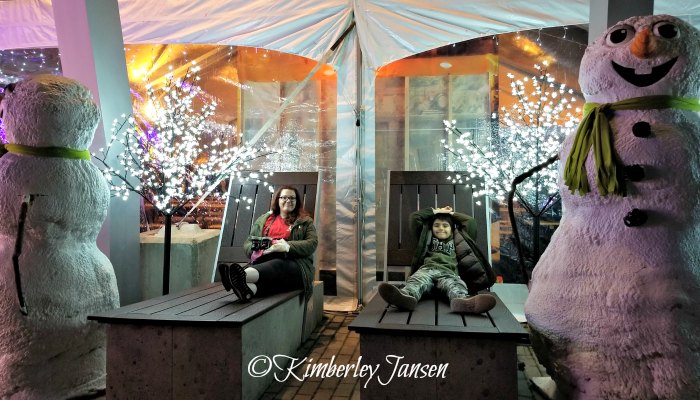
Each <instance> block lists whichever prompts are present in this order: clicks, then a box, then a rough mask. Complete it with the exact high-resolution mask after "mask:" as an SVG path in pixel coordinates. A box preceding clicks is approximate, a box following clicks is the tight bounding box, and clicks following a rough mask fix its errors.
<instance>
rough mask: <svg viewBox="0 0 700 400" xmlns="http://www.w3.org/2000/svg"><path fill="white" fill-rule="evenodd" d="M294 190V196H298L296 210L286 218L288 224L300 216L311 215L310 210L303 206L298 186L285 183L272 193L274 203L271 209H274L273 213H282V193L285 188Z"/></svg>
mask: <svg viewBox="0 0 700 400" xmlns="http://www.w3.org/2000/svg"><path fill="white" fill-rule="evenodd" d="M285 189H287V190H293V191H294V196H296V198H297V201H296V203H294V210H292V212H291V213H290V214H289V216H288V217H287V218H285V220H284V221H285V222H286V223H288V224H292V223H294V221H296V220H297V218H299V217H305V216H308V215H310V214H309V212H308V211H306V210H305V209H303V208H301V202H302V201H301V196H299V191H298V190H297V188H295V187H293V186H289V185H284V186H281V187H280V188H278V189H277V190H276V191H275V194H274V195H272V204H271V205H270V209H271V210H272V213H273V214H274V215H280V194H281V193H282V191H283V190H285Z"/></svg>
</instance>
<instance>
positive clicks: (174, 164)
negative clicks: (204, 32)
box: [93, 63, 274, 294]
mask: <svg viewBox="0 0 700 400" xmlns="http://www.w3.org/2000/svg"><path fill="white" fill-rule="evenodd" d="M193 64H194V63H193ZM198 71H199V67H198V66H197V65H196V64H194V66H193V67H191V68H190V69H188V70H187V72H186V73H185V76H184V78H182V79H176V78H174V77H173V76H172V75H168V76H166V79H165V84H164V85H163V87H162V88H158V89H156V88H154V87H152V86H151V85H150V84H148V85H146V92H147V101H148V105H147V106H148V107H149V108H150V110H151V112H149V113H148V114H149V118H148V119H149V120H147V121H146V120H144V121H141V120H137V119H136V118H134V117H133V116H126V115H122V120H121V122H120V121H119V120H115V121H114V123H113V125H112V135H111V139H109V142H108V144H107V147H106V148H103V149H99V151H98V152H97V153H93V157H94V159H95V160H97V161H98V163H100V164H101V166H102V172H103V173H104V176H105V177H106V178H107V180H108V182H109V183H110V185H111V187H112V191H113V193H114V194H115V195H117V196H120V197H122V198H124V199H126V198H128V196H129V194H130V193H132V192H133V193H136V194H138V195H139V196H141V197H142V198H143V199H144V200H145V201H146V202H148V203H150V204H152V205H153V206H154V207H155V209H156V210H157V211H158V212H159V213H161V214H162V215H163V216H164V217H165V245H164V257H163V275H164V277H163V292H164V294H166V293H167V292H168V287H169V269H170V239H171V223H172V216H173V215H174V214H175V213H177V212H179V211H180V210H181V209H182V208H183V207H184V206H185V205H186V204H188V203H190V202H192V203H194V200H196V199H199V198H202V197H203V196H204V197H206V196H208V195H213V196H225V195H226V194H225V193H223V192H222V191H221V190H220V186H221V185H220V184H221V182H222V181H224V180H226V179H228V178H229V177H230V178H231V179H232V180H239V181H241V182H244V181H246V180H248V179H256V180H259V179H264V175H261V174H258V173H254V172H252V171H251V170H250V163H251V162H252V161H253V160H255V159H258V158H261V157H265V156H267V155H269V154H271V153H274V151H273V150H272V149H270V148H268V147H266V146H263V147H262V148H261V149H256V148H251V147H246V146H236V145H234V144H230V143H228V142H227V140H226V138H225V137H222V136H221V135H217V134H212V132H210V131H211V123H210V122H208V121H209V120H210V118H211V117H212V116H213V115H214V112H215V110H216V106H217V104H216V102H215V101H209V100H207V98H206V96H204V93H203V92H202V90H201V88H200V87H199V86H198V83H197V82H198V81H199V76H198ZM197 99H198V100H199V101H200V102H201V103H202V106H201V108H199V109H195V100H197ZM117 143H119V144H120V145H119V146H115V145H116V144H117ZM112 149H115V150H114V151H117V152H118V154H116V157H114V156H111V155H110V150H112ZM114 160H116V161H114ZM110 163H116V164H118V165H110ZM238 200H241V199H238ZM195 206H196V204H195Z"/></svg>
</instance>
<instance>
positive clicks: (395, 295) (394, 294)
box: [379, 282, 418, 311]
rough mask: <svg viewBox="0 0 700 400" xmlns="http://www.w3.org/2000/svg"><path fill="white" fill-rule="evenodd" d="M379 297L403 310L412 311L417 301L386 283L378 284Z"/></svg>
mask: <svg viewBox="0 0 700 400" xmlns="http://www.w3.org/2000/svg"><path fill="white" fill-rule="evenodd" d="M379 295H380V296H381V297H382V299H384V301H386V302H387V303H389V304H393V305H395V306H396V307H398V308H402V309H404V310H409V311H410V310H413V309H415V308H416V304H418V300H417V299H416V298H415V297H413V296H411V295H408V294H406V293H404V292H403V291H401V289H399V288H397V287H396V286H394V285H391V284H389V283H386V282H382V283H380V284H379Z"/></svg>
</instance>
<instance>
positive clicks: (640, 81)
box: [612, 57, 678, 87]
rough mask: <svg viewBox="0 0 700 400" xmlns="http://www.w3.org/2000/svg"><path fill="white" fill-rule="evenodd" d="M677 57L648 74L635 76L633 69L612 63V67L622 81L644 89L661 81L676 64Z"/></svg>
mask: <svg viewBox="0 0 700 400" xmlns="http://www.w3.org/2000/svg"><path fill="white" fill-rule="evenodd" d="M676 60H678V57H674V58H672V59H671V60H669V61H666V62H665V63H663V64H661V65H657V66H656V67H654V68H652V69H651V73H649V74H637V73H635V72H634V68H627V67H623V66H622V65H620V64H618V63H616V62H615V61H612V66H613V69H614V70H615V72H617V74H618V75H620V76H621V77H622V79H624V80H626V81H627V82H629V83H631V84H633V85H634V86H638V87H646V86H649V85H653V84H655V83H656V82H658V81H660V80H661V79H663V77H665V76H666V74H668V72H669V71H670V70H671V68H673V66H674V65H675V64H676Z"/></svg>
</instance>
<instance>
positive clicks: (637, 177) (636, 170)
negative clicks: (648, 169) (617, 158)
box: [625, 164, 644, 182]
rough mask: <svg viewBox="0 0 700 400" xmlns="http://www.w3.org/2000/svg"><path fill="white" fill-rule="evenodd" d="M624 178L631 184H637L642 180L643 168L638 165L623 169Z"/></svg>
mask: <svg viewBox="0 0 700 400" xmlns="http://www.w3.org/2000/svg"><path fill="white" fill-rule="evenodd" d="M625 176H626V177H627V179H629V180H630V181H632V182H639V181H641V180H642V179H644V167H642V166H641V165H639V164H634V165H627V166H626V167H625Z"/></svg>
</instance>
